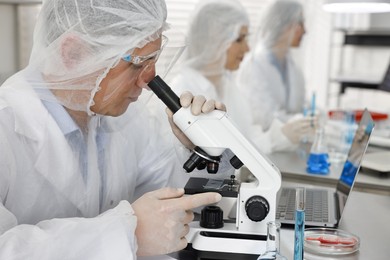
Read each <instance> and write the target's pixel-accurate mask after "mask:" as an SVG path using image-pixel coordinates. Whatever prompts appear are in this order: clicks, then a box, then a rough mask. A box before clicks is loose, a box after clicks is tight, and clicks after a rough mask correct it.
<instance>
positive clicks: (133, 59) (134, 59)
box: [122, 35, 168, 65]
mask: <svg viewBox="0 0 390 260" xmlns="http://www.w3.org/2000/svg"><path fill="white" fill-rule="evenodd" d="M167 42H168V38H167V37H166V36H164V35H163V36H162V42H161V47H160V49H159V50H157V51H155V52H152V53H150V54H148V55H145V56H137V55H132V54H125V55H124V56H123V57H122V60H124V61H126V62H129V63H132V64H135V65H140V64H142V63H144V62H146V61H153V62H157V60H158V58H159V57H160V54H161V52H162V51H163V49H164V47H165V45H166V44H167Z"/></svg>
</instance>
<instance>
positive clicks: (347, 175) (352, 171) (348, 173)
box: [341, 161, 358, 187]
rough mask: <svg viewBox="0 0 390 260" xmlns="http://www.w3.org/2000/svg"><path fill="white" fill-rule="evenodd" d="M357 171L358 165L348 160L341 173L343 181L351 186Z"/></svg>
mask: <svg viewBox="0 0 390 260" xmlns="http://www.w3.org/2000/svg"><path fill="white" fill-rule="evenodd" d="M357 171H358V169H357V167H356V166H355V165H354V164H353V163H352V162H350V161H346V162H345V165H344V169H343V172H342V173H341V181H342V182H344V183H345V184H347V185H348V186H349V187H351V186H352V182H353V180H354V179H355V176H356V173H357Z"/></svg>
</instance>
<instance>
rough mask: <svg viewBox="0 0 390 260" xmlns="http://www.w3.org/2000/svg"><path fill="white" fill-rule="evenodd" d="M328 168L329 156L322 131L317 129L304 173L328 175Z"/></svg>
mask: <svg viewBox="0 0 390 260" xmlns="http://www.w3.org/2000/svg"><path fill="white" fill-rule="evenodd" d="M329 166H330V163H329V154H328V147H327V142H326V139H325V134H324V129H323V128H319V129H317V130H316V135H315V138H314V142H313V145H312V147H311V149H310V154H309V158H308V159H307V168H306V171H307V172H308V173H314V174H328V173H329Z"/></svg>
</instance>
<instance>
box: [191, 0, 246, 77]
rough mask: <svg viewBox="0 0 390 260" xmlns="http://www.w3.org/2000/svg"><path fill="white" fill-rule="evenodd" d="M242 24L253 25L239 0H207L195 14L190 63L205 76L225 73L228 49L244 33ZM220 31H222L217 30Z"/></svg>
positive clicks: (192, 22)
mask: <svg viewBox="0 0 390 260" xmlns="http://www.w3.org/2000/svg"><path fill="white" fill-rule="evenodd" d="M242 26H249V18H248V15H247V13H246V10H245V9H244V7H243V6H242V5H241V4H240V2H238V1H236V0H225V1H220V0H203V1H200V3H199V4H198V6H197V8H196V9H195V10H194V12H193V13H192V17H191V22H190V26H189V30H188V32H187V35H188V42H189V43H190V44H189V46H188V47H187V57H186V60H187V61H186V64H187V65H188V66H190V67H192V68H194V69H196V70H199V71H201V72H202V74H203V75H219V74H221V73H223V71H224V66H225V63H226V55H227V54H226V52H227V50H228V48H229V47H230V45H231V43H232V42H233V41H235V40H236V39H237V38H238V37H239V34H240V29H241V27H242ZM215 32H218V33H215Z"/></svg>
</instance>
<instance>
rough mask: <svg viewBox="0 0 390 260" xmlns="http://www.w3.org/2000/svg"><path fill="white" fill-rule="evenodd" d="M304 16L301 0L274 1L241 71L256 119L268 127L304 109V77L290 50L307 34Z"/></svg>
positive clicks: (242, 85)
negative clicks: (275, 119) (273, 121)
mask: <svg viewBox="0 0 390 260" xmlns="http://www.w3.org/2000/svg"><path fill="white" fill-rule="evenodd" d="M303 15H304V14H303V6H302V4H301V3H299V2H297V1H294V0H276V1H274V2H272V3H271V4H270V6H268V8H267V9H266V10H265V12H264V14H263V17H262V19H261V21H260V25H259V29H258V32H257V34H256V39H255V44H254V47H253V48H252V50H251V52H250V53H249V54H248V55H247V56H246V57H245V60H244V61H243V64H242V65H241V66H240V70H239V72H238V77H237V82H238V86H239V88H240V91H241V92H242V94H243V95H244V97H245V98H246V100H247V102H248V103H249V104H250V106H251V110H252V112H253V113H252V115H253V120H254V122H255V123H259V124H261V125H262V126H263V128H264V129H265V130H266V129H268V128H269V127H270V126H271V123H272V120H273V119H274V118H278V119H279V120H281V121H282V122H287V121H288V120H289V119H291V118H292V117H293V116H294V115H295V114H297V113H302V112H303V108H304V105H305V94H306V93H305V83H304V78H303V74H302V72H301V71H300V69H299V68H298V67H297V65H296V64H295V63H294V61H293V60H292V57H291V52H290V49H291V48H297V47H299V45H300V43H301V39H302V36H303V35H304V33H305V28H304V16H303Z"/></svg>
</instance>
